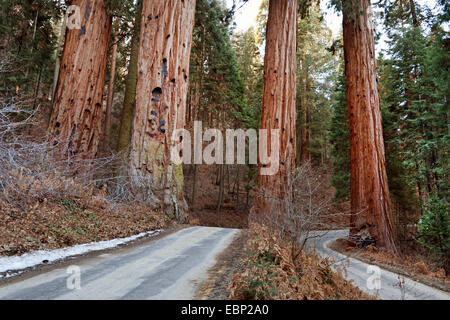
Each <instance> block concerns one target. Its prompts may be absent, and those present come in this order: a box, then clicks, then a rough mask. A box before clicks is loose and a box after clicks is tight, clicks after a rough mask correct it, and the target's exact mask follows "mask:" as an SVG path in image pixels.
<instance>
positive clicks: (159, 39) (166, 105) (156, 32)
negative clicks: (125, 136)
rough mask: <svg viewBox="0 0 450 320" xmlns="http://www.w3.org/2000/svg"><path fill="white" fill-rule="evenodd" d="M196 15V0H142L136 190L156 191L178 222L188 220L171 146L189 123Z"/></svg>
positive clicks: (133, 163)
mask: <svg viewBox="0 0 450 320" xmlns="http://www.w3.org/2000/svg"><path fill="white" fill-rule="evenodd" d="M194 13H195V0H184V1H178V0H155V1H144V2H143V10H142V17H141V19H142V21H141V35H140V50H139V63H138V70H139V71H138V82H137V94H136V110H135V116H134V122H133V136H132V139H131V150H130V165H129V168H130V176H131V177H132V188H133V190H134V191H135V193H136V194H138V195H140V196H142V197H144V198H148V197H151V196H154V195H156V196H157V197H159V199H161V200H163V203H164V206H165V207H166V209H167V210H168V211H169V214H173V215H174V216H175V217H176V218H177V219H178V220H179V221H185V220H186V217H185V214H184V211H185V210H186V205H185V201H184V196H183V169H182V165H181V164H176V163H173V162H172V161H171V148H172V146H173V143H174V142H175V141H174V140H175V139H177V140H179V138H177V137H175V131H176V129H182V128H184V124H185V109H186V98H187V90H188V79H189V77H188V73H189V58H190V51H191V42H192V29H193V24H194ZM142 182H143V183H142ZM148 182H149V183H150V185H148Z"/></svg>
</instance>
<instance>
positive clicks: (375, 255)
mask: <svg viewBox="0 0 450 320" xmlns="http://www.w3.org/2000/svg"><path fill="white" fill-rule="evenodd" d="M330 248H331V249H333V250H335V251H337V252H340V253H342V254H344V255H347V256H350V257H352V258H355V259H358V260H361V261H363V262H366V263H369V264H375V265H378V266H380V267H381V268H383V269H386V270H389V271H391V272H394V273H396V274H400V275H403V276H406V277H409V278H411V279H413V280H415V281H417V282H421V283H423V284H425V285H428V286H431V287H435V288H438V289H440V290H443V291H446V292H450V277H449V276H446V275H445V271H444V269H441V268H438V267H436V266H435V265H433V264H429V263H425V262H424V261H423V260H422V259H421V258H420V257H418V256H411V255H403V256H401V257H399V256H395V255H392V254H390V253H389V252H386V251H382V250H379V249H378V248H376V247H374V246H372V245H369V246H368V247H366V248H358V247H355V246H354V245H352V244H351V243H350V242H349V241H348V240H346V239H338V240H336V241H334V242H332V243H331V244H330Z"/></svg>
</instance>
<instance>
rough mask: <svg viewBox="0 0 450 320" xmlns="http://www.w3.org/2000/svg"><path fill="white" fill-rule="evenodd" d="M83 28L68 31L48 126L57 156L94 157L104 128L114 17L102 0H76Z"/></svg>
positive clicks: (73, 2) (75, 3)
mask: <svg viewBox="0 0 450 320" xmlns="http://www.w3.org/2000/svg"><path fill="white" fill-rule="evenodd" d="M71 4H72V5H77V6H79V7H80V11H81V28H80V29H79V30H77V29H72V30H69V29H68V30H67V32H66V41H65V44H64V51H63V55H62V61H61V68H60V72H59V78H58V85H57V88H56V93H55V101H54V106H53V111H52V116H51V120H50V125H49V133H50V139H51V142H52V143H53V145H55V146H56V150H55V152H56V154H55V156H56V157H57V158H67V157H74V156H76V157H79V158H93V157H95V155H96V153H97V147H98V142H99V137H100V134H101V127H102V113H103V99H102V95H103V87H104V83H105V69H106V60H107V57H108V45H109V38H110V36H111V17H110V16H109V15H108V14H107V11H106V10H107V8H106V2H105V1H103V0H89V1H87V0H74V1H72V3H71Z"/></svg>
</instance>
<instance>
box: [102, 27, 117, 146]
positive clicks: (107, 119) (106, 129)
mask: <svg viewBox="0 0 450 320" xmlns="http://www.w3.org/2000/svg"><path fill="white" fill-rule="evenodd" d="M112 32H113V37H112V38H113V41H114V43H113V45H112V53H111V66H110V70H109V83H108V98H107V99H106V114H105V122H104V128H103V134H104V137H105V142H106V143H109V136H110V131H111V113H112V106H113V101H114V80H115V77H116V62H117V42H118V41H119V37H118V36H117V30H114V27H113V31H112Z"/></svg>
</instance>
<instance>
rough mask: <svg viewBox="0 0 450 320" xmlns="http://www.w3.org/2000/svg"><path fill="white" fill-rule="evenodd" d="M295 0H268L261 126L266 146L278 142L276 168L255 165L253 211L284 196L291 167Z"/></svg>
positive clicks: (268, 207)
mask: <svg viewBox="0 0 450 320" xmlns="http://www.w3.org/2000/svg"><path fill="white" fill-rule="evenodd" d="M296 30H297V0H285V1H279V0H270V3H269V16H268V21H267V31H266V52H265V57H264V88H263V96H262V109H261V125H260V128H261V129H268V134H267V137H268V141H267V145H268V147H267V149H268V151H270V149H271V144H274V143H278V145H279V170H278V172H277V173H276V174H274V175H262V174H261V170H262V169H263V165H261V164H260V165H259V168H258V189H259V190H258V194H257V195H256V197H255V202H254V205H253V208H252V212H254V213H270V212H271V211H272V210H273V209H276V208H275V207H277V206H273V204H274V201H275V202H278V201H279V200H284V199H285V198H286V195H287V192H288V191H287V190H288V188H289V183H290V179H291V178H292V173H293V170H294V167H295V154H296V141H295V139H296V138H295V133H296V131H295V118H296V115H295V113H296V110H295V96H296V80H295V79H296V65H297V58H296V43H297V39H296ZM271 129H279V130H280V141H279V142H275V141H271V138H270V137H271V134H270V130H271Z"/></svg>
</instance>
